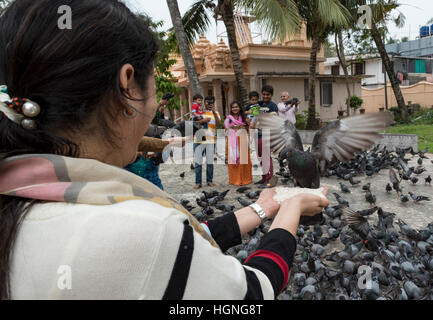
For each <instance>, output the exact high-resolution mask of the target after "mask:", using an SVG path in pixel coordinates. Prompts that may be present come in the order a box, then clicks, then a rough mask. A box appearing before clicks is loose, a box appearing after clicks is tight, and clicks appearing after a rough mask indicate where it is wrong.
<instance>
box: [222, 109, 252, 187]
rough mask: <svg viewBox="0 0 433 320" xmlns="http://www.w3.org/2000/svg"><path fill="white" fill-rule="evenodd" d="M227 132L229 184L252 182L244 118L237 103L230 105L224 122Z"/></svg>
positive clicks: (237, 184) (238, 184) (236, 184)
mask: <svg viewBox="0 0 433 320" xmlns="http://www.w3.org/2000/svg"><path fill="white" fill-rule="evenodd" d="M224 127H225V128H226V132H227V144H226V154H227V159H228V171H229V183H230V184H232V185H235V186H243V185H248V184H251V183H252V182H253V174H252V169H253V165H252V163H251V156H250V150H249V141H248V128H247V127H248V125H247V121H246V116H245V113H244V111H243V110H242V108H241V106H240V103H239V102H238V101H233V102H232V103H231V104H230V114H229V115H228V116H227V118H226V120H225V121H224Z"/></svg>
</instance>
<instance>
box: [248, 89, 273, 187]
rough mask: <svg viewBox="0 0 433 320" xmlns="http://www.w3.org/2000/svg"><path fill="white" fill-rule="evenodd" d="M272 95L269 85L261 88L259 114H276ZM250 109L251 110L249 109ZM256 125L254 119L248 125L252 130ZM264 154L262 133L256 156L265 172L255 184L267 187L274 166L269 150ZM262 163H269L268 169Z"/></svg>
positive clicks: (260, 133)
mask: <svg viewBox="0 0 433 320" xmlns="http://www.w3.org/2000/svg"><path fill="white" fill-rule="evenodd" d="M273 94H274V88H273V87H272V86H270V85H265V86H263V88H262V101H259V102H258V104H259V106H260V114H261V113H268V112H275V113H277V114H278V106H277V105H276V104H275V103H274V102H273V101H272V96H273ZM250 109H251V108H250ZM255 125H256V119H253V120H252V121H251V124H250V128H251V129H254V128H255ZM265 151H266V152H265V154H263V141H262V131H261V130H259V132H258V141H257V156H258V157H259V158H260V166H261V167H262V171H263V172H264V171H267V172H266V173H264V174H263V175H262V179H261V180H260V181H257V182H256V183H255V184H263V185H267V184H269V183H270V180H271V179H272V177H273V176H274V165H273V163H272V158H271V154H270V150H265ZM263 161H266V162H267V163H269V165H268V166H267V167H268V168H269V169H268V170H266V169H267V168H266V167H264V166H263Z"/></svg>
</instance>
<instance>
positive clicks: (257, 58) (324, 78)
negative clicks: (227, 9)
mask: <svg viewBox="0 0 433 320" xmlns="http://www.w3.org/2000/svg"><path fill="white" fill-rule="evenodd" d="M235 20H236V31H237V40H238V46H239V50H240V56H241V61H242V64H243V70H244V77H245V79H246V83H247V89H248V90H249V91H252V90H256V91H258V92H259V93H260V90H261V87H262V86H263V85H265V84H269V85H272V86H273V87H274V97H273V101H274V102H275V103H278V102H280V94H281V92H283V91H287V92H289V94H290V97H291V98H294V97H296V98H298V99H300V100H301V104H300V112H302V111H304V110H307V109H308V100H309V97H308V95H309V94H308V91H309V90H308V88H309V85H308V83H309V80H308V75H309V62H310V50H311V42H310V41H309V40H307V35H306V28H305V26H304V27H303V28H302V30H301V32H300V33H299V34H298V35H295V36H292V37H290V38H288V39H287V40H286V41H284V42H272V43H269V44H256V43H253V38H252V34H251V29H250V27H249V24H250V23H251V22H252V19H251V18H248V17H243V16H242V17H240V16H236V18H235ZM191 53H192V56H193V59H194V61H195V65H196V69H197V73H198V74H199V79H200V83H201V84H202V87H203V92H204V94H205V96H206V95H213V96H215V98H216V107H217V108H218V111H219V112H220V114H221V115H223V116H224V117H225V116H226V115H228V113H229V111H228V109H229V106H230V103H231V102H232V101H234V100H239V99H238V97H237V89H236V82H235V74H234V71H233V66H232V62H231V55H230V49H229V47H228V45H226V43H225V42H224V41H223V40H222V39H221V40H220V41H219V43H217V44H212V43H210V41H209V40H207V39H206V38H205V37H204V36H201V37H200V39H199V40H198V41H197V43H196V44H195V45H194V46H193V47H192V49H191ZM176 58H177V63H176V64H175V65H174V66H173V67H172V70H171V71H172V73H173V75H174V76H175V78H176V79H177V85H178V86H179V87H181V88H183V93H182V100H184V101H187V104H185V105H184V106H183V108H182V109H181V110H176V112H175V117H176V118H180V117H183V116H184V115H185V114H187V113H188V112H189V111H190V108H191V106H192V93H191V89H190V87H189V81H188V76H187V73H186V69H185V65H184V63H183V60H182V58H181V57H176ZM317 60H318V65H317V72H318V74H317V83H316V112H317V113H318V114H319V117H320V119H321V120H322V121H329V120H333V119H337V117H338V111H339V110H346V99H347V87H346V80H345V78H344V76H335V75H330V74H325V65H324V62H325V56H324V50H323V48H321V49H320V51H319V52H318V57H317ZM362 77H363V76H350V77H349V81H350V89H351V92H352V94H355V95H358V96H361V79H362Z"/></svg>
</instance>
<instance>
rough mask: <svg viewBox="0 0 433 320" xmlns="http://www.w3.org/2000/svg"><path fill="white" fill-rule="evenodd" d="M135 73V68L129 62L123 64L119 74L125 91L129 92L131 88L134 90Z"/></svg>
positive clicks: (121, 85)
mask: <svg viewBox="0 0 433 320" xmlns="http://www.w3.org/2000/svg"><path fill="white" fill-rule="evenodd" d="M134 74H135V69H134V67H133V66H132V65H131V64H129V63H127V64H125V65H123V66H122V68H121V69H120V74H119V83H120V87H121V88H122V89H123V90H125V92H127V93H128V94H130V93H131V90H133V88H134V85H135V80H134ZM130 95H131V94H130Z"/></svg>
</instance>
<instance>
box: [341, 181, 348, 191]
mask: <svg viewBox="0 0 433 320" xmlns="http://www.w3.org/2000/svg"><path fill="white" fill-rule="evenodd" d="M340 189H341V191H342V192H344V193H350V189H349V188H348V187H347V186H346V185H345V184H343V183H341V182H340Z"/></svg>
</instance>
